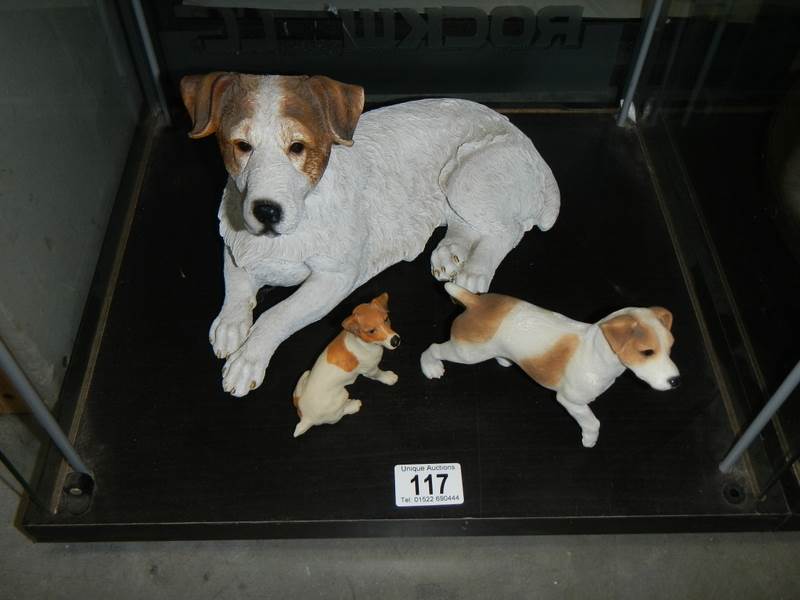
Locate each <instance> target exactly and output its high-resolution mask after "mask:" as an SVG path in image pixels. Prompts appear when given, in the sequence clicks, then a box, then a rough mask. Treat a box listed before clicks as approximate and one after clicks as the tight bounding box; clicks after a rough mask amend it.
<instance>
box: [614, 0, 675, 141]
mask: <svg viewBox="0 0 800 600" xmlns="http://www.w3.org/2000/svg"><path fill="white" fill-rule="evenodd" d="M663 5H664V0H655V2H654V4H653V9H652V10H651V11H650V15H649V16H648V17H647V26H646V28H645V30H644V37H643V38H642V45H641V46H639V52H638V53H637V55H636V61H635V62H634V64H633V72H632V73H631V78H630V79H629V80H628V87H627V89H626V90H625V99H624V100H623V101H622V108H621V109H620V111H619V114H618V115H617V125H618V126H619V127H622V126H623V125H624V124H625V120H626V119H627V118H628V111H630V109H631V104H632V103H633V96H634V95H635V94H636V88H637V87H638V85H639V77H641V75H642V68H644V61H645V60H646V59H647V55H648V54H649V52H650V44H651V43H652V41H653V33H654V32H655V30H656V23H657V22H658V17H659V15H660V14H661V9H662V8H663Z"/></svg>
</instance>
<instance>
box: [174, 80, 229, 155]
mask: <svg viewBox="0 0 800 600" xmlns="http://www.w3.org/2000/svg"><path fill="white" fill-rule="evenodd" d="M235 78H236V74H235V73H224V72H220V71H217V72H214V73H208V74H207V75H187V76H186V77H183V78H182V79H181V98H182V99H183V104H184V105H185V106H186V110H187V111H189V116H190V117H192V130H191V131H190V132H189V137H190V138H192V139H195V140H196V139H199V138H204V137H206V136H209V135H211V134H212V133H215V132H216V131H217V129H219V125H220V121H221V119H222V106H223V104H224V103H225V102H224V98H223V96H224V94H225V92H226V91H227V90H228V89H229V88H230V86H231V84H232V83H233V82H234V79H235Z"/></svg>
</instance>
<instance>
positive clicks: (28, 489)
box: [0, 450, 47, 510]
mask: <svg viewBox="0 0 800 600" xmlns="http://www.w3.org/2000/svg"><path fill="white" fill-rule="evenodd" d="M0 463H3V464H4V465H5V467H6V469H8V472H9V473H11V475H13V477H14V479H16V480H17V483H19V484H20V485H21V486H22V489H23V490H25V491H26V492H27V493H28V497H29V498H30V499H31V502H33V503H34V504H35V505H36V506H38V507H39V508H40V509H41V510H47V509H46V508H45V506H44V503H43V502H42V501H41V500H39V497H38V496H37V495H36V492H34V491H33V489H32V488H31V486H30V485H28V482H27V481H25V478H24V477H23V476H22V473H20V472H19V471H17V468H16V467H15V466H14V464H13V463H12V462H11V461H10V460H9V459H8V457H7V456H6V455H5V454H3V452H2V450H0Z"/></svg>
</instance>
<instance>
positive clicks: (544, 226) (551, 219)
mask: <svg viewBox="0 0 800 600" xmlns="http://www.w3.org/2000/svg"><path fill="white" fill-rule="evenodd" d="M560 209H561V192H560V191H559V189H558V182H557V181H556V178H555V177H554V176H553V172H552V171H551V170H550V169H547V176H546V178H545V182H544V189H543V190H542V212H541V213H540V214H539V219H538V222H537V223H536V226H537V227H538V228H539V229H540V230H542V231H547V230H548V229H550V228H551V227H552V226H553V225H555V222H556V219H557V218H558V212H559V210H560Z"/></svg>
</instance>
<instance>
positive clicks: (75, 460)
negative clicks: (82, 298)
mask: <svg viewBox="0 0 800 600" xmlns="http://www.w3.org/2000/svg"><path fill="white" fill-rule="evenodd" d="M0 369H2V370H3V371H4V372H5V374H6V375H7V376H8V379H9V381H10V382H11V385H12V386H14V388H15V389H16V390H17V392H19V396H20V398H22V401H23V402H25V404H26V405H27V406H28V408H29V409H30V410H31V413H32V414H33V416H34V418H35V419H36V421H37V423H39V425H40V426H41V427H42V429H44V430H45V431H46V432H47V435H49V436H50V439H51V440H53V443H54V444H55V445H56V447H57V448H58V449H59V450H60V451H61V454H63V455H64V458H65V459H67V462H68V463H69V464H70V466H71V467H72V468H73V469H74V470H75V471H77V472H79V473H84V474H86V475H91V472H90V471H89V467H87V466H86V463H84V462H83V461H82V460H81V457H80V456H78V452H77V451H76V450H75V448H74V447H73V446H72V444H71V443H70V441H69V439H67V436H66V435H64V432H63V431H61V427H59V426H58V423H56V420H55V419H54V418H53V415H52V414H50V410H49V409H48V408H47V406H46V405H45V403H44V402H43V401H42V399H41V398H40V397H39V394H38V392H37V391H36V390H35V389H34V387H33V385H31V382H30V381H29V380H28V378H27V376H26V375H25V373H23V372H22V369H20V367H19V365H18V364H17V361H16V360H14V356H13V355H12V354H11V352H10V351H9V350H8V348H7V347H6V345H5V343H4V342H3V340H0Z"/></svg>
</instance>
